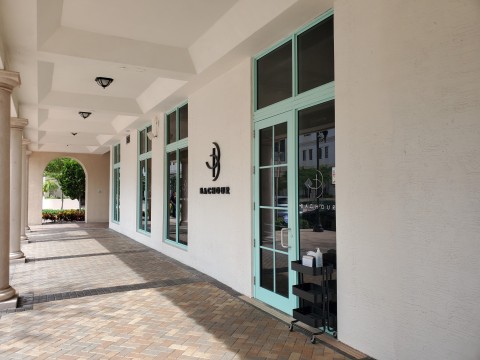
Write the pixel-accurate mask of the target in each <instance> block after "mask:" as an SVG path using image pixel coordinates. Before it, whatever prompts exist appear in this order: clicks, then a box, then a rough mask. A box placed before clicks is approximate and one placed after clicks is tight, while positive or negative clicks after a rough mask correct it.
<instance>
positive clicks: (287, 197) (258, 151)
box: [254, 112, 298, 314]
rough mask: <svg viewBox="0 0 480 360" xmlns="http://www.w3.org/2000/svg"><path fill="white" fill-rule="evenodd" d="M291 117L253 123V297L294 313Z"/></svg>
mask: <svg viewBox="0 0 480 360" xmlns="http://www.w3.org/2000/svg"><path fill="white" fill-rule="evenodd" d="M294 132H295V129H294V123H293V112H286V113H283V114H279V115H276V116H273V117H270V118H268V119H266V120H263V121H260V122H257V123H256V124H255V175H254V182H255V213H254V214H255V245H254V251H255V285H254V288H255V297H256V298H257V299H259V300H261V301H263V302H265V303H267V304H269V305H271V306H273V307H275V308H277V309H279V310H281V311H283V312H285V313H288V314H291V313H292V309H293V308H294V307H295V304H296V297H295V296H293V295H292V294H291V289H292V285H294V284H295V283H296V275H295V273H292V271H291V270H290V268H291V266H290V262H291V261H292V260H295V259H296V254H297V241H296V233H297V228H296V223H297V216H298V215H297V214H296V212H295V211H294V209H295V202H296V201H295V189H296V185H295V166H294V164H295V151H292V150H291V149H293V148H294V143H295V141H294V140H295V139H294V136H293V134H294Z"/></svg>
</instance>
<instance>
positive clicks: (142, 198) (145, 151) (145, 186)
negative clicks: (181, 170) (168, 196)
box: [137, 126, 152, 233]
mask: <svg viewBox="0 0 480 360" xmlns="http://www.w3.org/2000/svg"><path fill="white" fill-rule="evenodd" d="M151 131H152V127H151V126H147V127H146V128H144V129H143V130H140V131H139V132H138V136H139V139H138V144H139V155H138V179H139V181H138V207H137V211H138V218H137V219H138V220H137V229H138V230H139V231H141V232H146V233H150V232H151V226H152V224H151V222H152V211H151V208H152V206H151V205H152V191H151V189H152V153H151V150H152V140H150V139H149V137H148V135H147V134H148V133H150V132H151Z"/></svg>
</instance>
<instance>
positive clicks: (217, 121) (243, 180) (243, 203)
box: [110, 59, 252, 296]
mask: <svg viewBox="0 0 480 360" xmlns="http://www.w3.org/2000/svg"><path fill="white" fill-rule="evenodd" d="M250 93H251V65H250V59H245V60H244V61H243V62H242V63H241V64H240V65H238V66H236V67H235V68H233V69H231V70H229V71H228V72H226V73H225V74H223V75H222V76H220V77H218V78H217V79H216V80H214V81H212V82H211V83H209V84H208V85H206V86H205V87H203V88H202V89H200V90H199V91H197V92H196V93H194V94H192V95H191V96H190V97H189V98H188V107H189V136H188V141H189V147H188V150H189V155H188V163H189V185H188V200H189V203H188V207H189V210H188V211H189V212H188V219H189V220H188V223H189V240H188V250H182V249H179V248H177V247H175V246H173V245H170V244H166V243H165V242H164V241H163V229H164V224H163V213H164V212H163V203H164V195H163V187H164V146H165V144H164V129H163V120H162V121H161V122H160V131H159V136H158V137H157V138H156V139H154V140H153V142H152V144H153V150H152V214H153V219H152V232H151V235H150V236H147V235H144V234H141V233H139V232H137V231H136V208H137V194H136V189H137V132H132V133H131V142H130V144H128V145H126V144H125V139H123V140H122V142H121V150H120V151H121V170H120V173H121V175H120V177H121V181H120V184H121V185H120V187H121V189H120V191H121V192H120V204H121V205H120V223H119V224H115V223H112V222H111V223H110V226H111V228H112V229H114V230H117V231H119V232H121V233H123V234H125V235H128V236H130V237H132V238H133V239H135V240H137V241H139V242H141V243H143V244H145V245H147V246H150V247H152V248H154V249H157V250H158V251H160V252H162V253H165V254H167V255H168V256H171V257H173V258H175V259H177V260H179V261H181V262H183V263H185V264H187V265H189V266H192V267H194V268H196V269H198V270H200V271H202V272H204V273H206V274H208V275H210V276H212V277H214V278H216V279H217V280H219V281H221V282H222V283H225V284H227V285H228V286H230V287H232V288H233V289H235V290H237V291H239V292H241V293H243V294H246V295H249V296H250V295H251V292H252V290H251V286H252V263H251V261H252V256H251V253H252V242H251V241H252V236H251V233H252V225H251V223H252V219H251V204H252V201H251V198H252V194H251V165H252V162H251V158H252V156H251V129H252V127H251V121H252V120H251V96H250ZM186 100H187V99H186ZM158 116H159V118H160V119H163V116H164V115H163V114H159V115H158ZM213 141H216V142H217V143H218V144H219V145H220V148H221V174H220V177H219V178H218V180H217V181H216V182H213V181H212V177H211V170H209V169H208V168H207V167H206V165H205V162H206V161H210V159H211V158H210V154H211V152H212V146H213V145H212V142H213ZM202 186H230V188H231V194H230V195H223V196H221V195H217V196H212V195H210V196H205V195H200V193H199V189H200V187H202Z"/></svg>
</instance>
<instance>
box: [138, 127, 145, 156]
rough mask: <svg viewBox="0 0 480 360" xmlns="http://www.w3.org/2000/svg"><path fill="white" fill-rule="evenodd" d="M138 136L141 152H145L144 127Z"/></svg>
mask: <svg viewBox="0 0 480 360" xmlns="http://www.w3.org/2000/svg"><path fill="white" fill-rule="evenodd" d="M138 137H139V142H140V144H139V146H140V148H139V151H140V154H145V149H146V148H145V129H143V130H142V131H140V132H139V133H138Z"/></svg>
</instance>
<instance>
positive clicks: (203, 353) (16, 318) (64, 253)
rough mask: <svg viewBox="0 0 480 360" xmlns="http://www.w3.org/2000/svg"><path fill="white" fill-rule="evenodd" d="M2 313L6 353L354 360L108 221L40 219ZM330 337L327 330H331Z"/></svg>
mask: <svg viewBox="0 0 480 360" xmlns="http://www.w3.org/2000/svg"><path fill="white" fill-rule="evenodd" d="M29 238H30V243H28V244H25V245H24V246H22V249H23V251H24V252H25V255H26V257H27V262H26V263H20V264H12V265H11V267H10V276H11V280H10V283H11V284H12V286H13V287H14V288H15V289H16V290H17V291H18V292H19V294H20V296H21V297H20V307H19V308H17V309H15V310H14V312H3V313H0V316H1V318H0V358H1V359H57V358H58V359H109V358H127V359H143V358H156V359H164V358H175V359H325V360H326V359H354V358H359V357H360V356H358V355H355V354H350V355H349V354H347V353H346V352H344V351H342V350H341V349H339V348H336V349H335V348H334V347H331V346H330V345H328V346H326V343H324V342H323V340H320V342H319V343H317V344H315V345H313V344H311V343H310V342H309V339H308V337H306V336H305V335H303V334H301V333H298V332H289V331H288V327H287V326H286V324H285V323H284V322H282V321H281V320H278V319H276V318H274V317H272V316H271V315H270V314H267V313H265V312H264V311H261V310H259V309H258V308H256V307H254V306H252V305H251V304H249V303H248V302H246V301H244V300H243V299H242V298H241V297H240V296H239V294H237V293H235V292H234V291H233V290H231V289H229V288H227V287H225V286H223V285H222V284H220V283H218V282H215V281H214V280H213V279H211V278H210V277H207V276H205V275H204V274H201V273H199V272H197V271H196V270H193V269H191V268H188V267H186V266H184V265H182V264H180V263H178V262H176V261H174V260H172V259H170V258H168V257H166V256H165V255H163V254H161V253H159V252H157V251H155V250H152V249H150V248H148V247H145V246H143V245H141V244H139V243H137V242H135V241H133V240H131V239H129V238H128V237H126V236H124V235H121V234H119V233H117V232H115V231H113V230H110V229H108V228H107V227H106V225H105V224H62V225H43V226H36V227H32V232H31V233H30V234H29ZM325 341H327V339H325Z"/></svg>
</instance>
